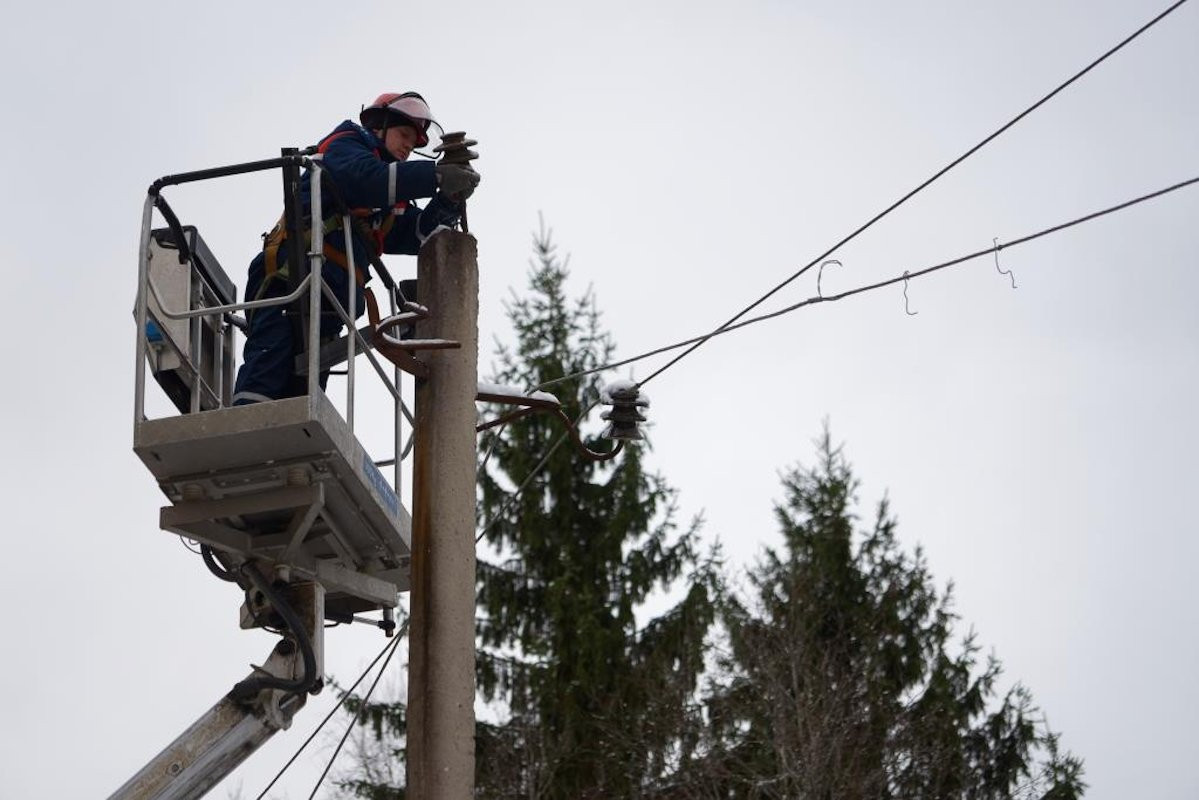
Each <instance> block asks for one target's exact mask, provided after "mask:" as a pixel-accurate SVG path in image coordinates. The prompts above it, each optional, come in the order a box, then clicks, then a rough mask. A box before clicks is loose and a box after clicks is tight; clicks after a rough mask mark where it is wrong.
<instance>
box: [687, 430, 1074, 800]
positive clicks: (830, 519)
mask: <svg viewBox="0 0 1199 800" xmlns="http://www.w3.org/2000/svg"><path fill="white" fill-rule="evenodd" d="M819 453H820V458H819V463H818V464H817V466H815V467H814V468H810V469H803V468H796V469H793V470H791V471H789V472H788V473H787V474H786V475H785V476H784V478H783V487H784V491H785V495H784V500H783V501H782V502H781V503H779V504H778V505H777V506H776V508H775V513H776V517H777V520H778V523H779V527H780V529H781V532H782V536H783V544H782V547H781V548H780V549H777V550H776V549H767V550H766V551H765V554H764V556H763V557H762V558H761V560H760V561H759V563H758V564H757V565H756V566H755V567H754V568H753V569H751V570H750V572H749V574H748V579H749V584H748V591H747V594H746V596H744V597H739V596H738V595H737V594H736V593H730V594H729V595H728V596H727V598H726V600H725V602H724V604H723V608H722V612H721V615H722V617H723V622H724V627H725V629H726V630H727V634H728V648H727V650H726V651H725V655H724V657H723V658H722V659H721V665H720V666H721V669H722V674H721V676H720V678H719V679H718V680H716V681H714V682H713V687H712V692H711V696H710V698H709V715H710V716H709V718H710V720H711V723H712V724H711V727H710V728H709V729H708V733H707V737H706V738H705V742H704V745H703V749H704V754H705V755H704V758H703V759H702V763H696V764H695V765H693V769H692V771H691V773H690V774H691V777H692V779H693V780H692V781H691V782H690V783H689V784H688V787H687V791H686V792H682V793H680V794H679V795H678V796H689V797H713V798H715V797H720V798H797V799H804V800H807V799H808V798H811V799H812V800H832V799H833V798H838V799H839V800H844V799H848V800H854V799H855V798H980V799H981V798H1011V797H1020V798H1033V797H1043V798H1055V799H1056V800H1069V799H1070V798H1076V797H1079V796H1081V794H1082V792H1083V789H1084V788H1085V784H1084V783H1083V782H1082V763H1081V761H1080V760H1079V759H1077V758H1075V757H1073V756H1071V755H1069V754H1067V753H1061V752H1060V751H1059V749H1058V740H1057V737H1056V735H1055V734H1053V733H1051V732H1050V731H1049V730H1048V728H1047V727H1046V725H1045V723H1044V720H1043V718H1042V717H1041V716H1040V714H1039V712H1038V711H1037V709H1036V708H1035V707H1034V706H1033V704H1032V699H1031V696H1030V694H1029V692H1028V691H1027V690H1026V689H1024V688H1023V687H1021V686H1019V685H1017V686H1015V687H1013V688H1012V689H1010V690H1009V691H1007V692H1006V693H1005V694H1004V695H1003V696H1002V697H1001V698H998V697H997V681H998V679H999V675H1000V664H999V662H998V660H996V659H995V658H993V657H992V658H988V659H986V660H985V662H983V663H982V664H980V663H979V658H978V646H977V644H976V643H975V641H974V638H973V636H972V635H969V636H966V637H965V639H964V641H963V642H961V643H960V644H959V645H957V646H955V631H954V625H955V623H956V622H957V616H956V615H955V613H954V612H953V610H952V607H951V604H952V587H949V588H948V589H946V591H945V592H943V593H942V592H938V590H937V588H936V586H935V584H934V583H933V580H932V578H931V576H930V574H929V572H928V569H927V566H926V564H925V560H924V558H923V556H922V554H921V552H920V551H919V549H917V550H916V552H915V554H914V555H912V556H909V555H907V554H905V553H904V552H903V551H902V549H901V548H900V546H899V544H898V542H897V539H896V520H895V517H894V516H893V515H892V514H891V512H890V510H889V508H888V504H887V502H886V501H885V500H884V501H883V502H882V503H881V504H880V506H879V508H878V511H877V513H876V515H875V517H874V521H873V525H872V526H870V527H869V528H866V529H865V530H857V529H856V522H857V518H856V515H855V505H856V497H855V492H856V489H857V481H856V479H855V478H854V476H853V473H852V470H851V469H850V466H849V464H848V463H847V461H846V460H845V458H844V457H843V455H842V453H841V451H840V449H837V448H834V447H833V446H832V444H831V440H830V437H829V435H828V433H827V431H826V432H825V435H824V438H823V439H822V440H821V442H820V444H819Z"/></svg>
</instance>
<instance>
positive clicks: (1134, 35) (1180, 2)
mask: <svg viewBox="0 0 1199 800" xmlns="http://www.w3.org/2000/svg"><path fill="white" fill-rule="evenodd" d="M1186 2H1187V0H1177V2H1175V3H1173V4H1172V5H1171V6H1169V7H1168V8H1167V9H1166V10H1164V11H1162V12H1161V13H1160V14H1158V15H1157V16H1156V17H1154V18H1153V19H1151V20H1149V22H1146V23H1145V24H1144V25H1142V26H1141V27H1140V28H1138V29H1137V30H1135V31H1134V32H1133V33H1131V34H1129V35H1128V36H1127V37H1125V38H1124V39H1123V40H1122V41H1121V42H1120V43H1119V44H1117V45H1115V46H1114V47H1112V48H1110V49H1109V50H1108V51H1107V52H1105V53H1104V54H1103V55H1101V56H1099V57H1098V58H1096V59H1095V60H1094V61H1092V62H1091V63H1090V64H1088V65H1087V66H1085V67H1083V68H1082V69H1081V70H1079V71H1078V72H1076V73H1075V74H1074V75H1073V76H1072V77H1070V78H1069V79H1068V80H1066V81H1065V82H1064V83H1062V84H1060V85H1059V86H1058V87H1057V88H1056V89H1054V90H1053V91H1051V92H1049V94H1047V95H1045V96H1044V97H1042V98H1041V99H1040V100H1038V101H1036V102H1035V103H1033V104H1032V105H1031V106H1029V107H1028V108H1026V109H1024V110H1023V111H1021V112H1020V113H1019V114H1017V115H1016V116H1014V117H1012V119H1011V120H1009V121H1008V122H1007V123H1006V124H1004V125H1003V126H1002V127H1000V128H999V129H998V130H996V131H995V132H994V133H991V134H990V135H988V136H987V137H986V138H984V139H983V140H982V141H980V142H979V143H978V144H976V145H974V146H973V147H971V148H970V149H969V150H967V151H966V152H964V153H962V155H960V156H958V157H957V158H955V159H954V160H953V161H951V162H949V163H948V164H947V165H945V166H944V167H942V168H941V169H939V170H938V171H937V172H935V173H934V174H933V175H932V176H931V177H929V178H928V179H926V180H925V181H924V182H923V183H921V184H920V185H919V186H917V187H916V188H914V189H912V190H911V191H909V192H908V193H907V194H905V195H904V196H903V197H901V198H899V199H898V200H896V201H895V202H894V203H892V204H891V205H889V206H887V207H886V208H884V209H883V210H882V211H880V212H879V213H877V214H875V215H874V216H873V217H871V218H870V219H869V220H867V221H866V222H865V223H864V224H863V225H861V226H860V227H858V228H857V229H856V230H854V231H853V232H852V233H850V234H849V235H848V236H846V237H844V238H843V239H841V240H840V241H839V242H837V243H836V244H834V245H833V246H832V247H830V248H829V249H828V250H825V251H824V252H823V253H821V254H820V255H819V256H817V257H816V258H814V259H812V260H811V261H810V262H808V263H807V264H806V265H805V266H804V267H802V268H801V269H799V270H797V271H796V272H794V273H792V274H791V275H790V276H789V277H788V278H787V279H786V280H784V281H782V282H781V283H779V284H777V285H776V286H775V287H774V288H772V289H771V290H770V291H768V292H766V293H765V294H764V295H762V296H761V297H759V298H758V299H757V300H754V301H753V302H752V303H750V304H749V305H748V306H746V307H745V308H743V309H742V310H741V311H738V312H737V313H736V314H734V315H733V316H732V317H730V318H729V320H728V321H727V322H725V323H724V324H723V325H721V326H720V327H719V328H717V329H715V330H714V331H712V332H711V333H710V334H708V335H707V336H704V337H701V338H699V339H698V340H697V341H695V342H694V343H693V344H692V345H691V347H690V348H689V349H687V350H686V351H684V352H682V353H680V354H678V355H677V356H675V357H674V358H672V359H671V360H670V361H668V362H667V363H666V364H663V365H662V366H661V367H659V368H658V369H656V370H654V371H653V372H652V373H650V374H649V376H647V377H646V378H643V379H642V380H640V381H638V383H637V385H638V386H644V385H645V384H647V383H649V382H650V381H651V380H653V379H654V378H656V377H657V376H658V375H661V374H662V373H663V372H665V371H666V370H668V369H670V368H671V367H673V366H674V365H675V364H677V363H678V362H679V361H681V360H682V359H684V358H686V357H687V356H688V355H690V354H691V353H692V352H694V351H695V350H697V349H699V348H700V347H701V346H703V344H704V342H706V341H708V339H711V338H712V337H713V336H716V335H717V334H719V333H721V332H722V331H724V330H725V329H726V328H728V327H729V326H730V325H732V324H733V323H735V322H736V321H737V320H739V319H741V318H742V317H744V316H745V315H746V314H748V313H749V312H751V311H753V310H754V309H755V308H757V307H758V306H760V305H761V304H762V303H764V302H766V301H767V300H768V299H770V298H771V297H773V296H774V295H775V294H777V293H778V292H779V291H781V290H782V289H783V288H784V287H786V286H788V285H789V284H791V283H792V282H793V281H794V280H796V279H797V278H799V277H800V276H801V275H803V274H804V273H806V272H807V271H808V270H810V269H811V268H812V267H814V266H816V265H817V264H820V263H821V262H823V261H824V260H825V259H826V258H828V257H829V256H830V255H832V254H833V253H834V252H836V251H837V250H839V249H840V248H841V247H843V246H844V245H846V244H848V243H849V242H851V241H852V240H854V239H856V238H857V237H858V235H860V234H861V233H863V232H865V231H866V230H867V229H869V228H870V227H871V226H873V225H874V224H875V223H876V222H878V221H879V220H881V219H882V218H883V217H885V216H887V215H888V214H890V213H891V212H892V211H894V210H895V209H897V208H899V207H900V206H902V205H903V204H904V203H906V202H907V201H908V200H910V199H911V198H913V197H915V196H916V195H917V194H919V193H920V192H921V191H923V190H924V189H925V188H927V187H928V186H929V185H931V184H932V183H933V182H934V181H936V180H937V179H939V178H940V177H941V176H942V175H944V174H945V173H947V172H949V171H950V170H951V169H953V168H954V167H956V166H957V165H958V164H961V163H962V162H963V161H965V160H966V159H967V158H969V157H970V156H972V155H974V154H975V153H977V152H978V151H979V150H981V149H982V148H983V147H985V146H986V145H987V144H989V143H990V142H992V141H994V140H995V139H997V138H998V137H999V136H1001V135H1002V134H1003V133H1004V132H1006V131H1007V130H1008V129H1009V128H1011V127H1012V126H1013V125H1015V124H1016V123H1017V122H1019V121H1020V120H1022V119H1024V118H1025V117H1027V116H1028V115H1029V114H1031V113H1032V112H1034V111H1036V110H1037V109H1038V108H1040V107H1041V106H1043V105H1044V104H1045V103H1047V102H1049V101H1050V100H1051V99H1053V98H1054V97H1056V96H1057V95H1058V94H1059V93H1060V92H1062V91H1063V90H1065V89H1066V88H1067V87H1068V86H1070V85H1071V84H1073V83H1074V82H1075V81H1077V80H1078V79H1079V78H1081V77H1083V76H1084V75H1086V74H1087V73H1088V72H1090V71H1091V70H1093V69H1094V68H1095V67H1097V66H1099V65H1100V64H1102V63H1103V62H1104V61H1106V60H1107V59H1108V58H1110V57H1111V56H1112V55H1114V54H1115V53H1117V52H1118V51H1120V50H1121V49H1123V48H1124V46H1125V45H1127V44H1129V43H1130V42H1132V41H1133V40H1134V39H1136V38H1137V37H1139V36H1140V35H1141V34H1143V33H1144V32H1145V31H1147V30H1149V29H1150V28H1152V27H1153V26H1154V25H1156V24H1157V23H1158V22H1161V21H1162V20H1163V19H1165V18H1166V17H1167V16H1169V15H1170V14H1171V13H1173V12H1174V11H1175V10H1177V9H1178V8H1179V6H1181V5H1183V4H1184V3H1186ZM657 352H662V351H661V350H658V351H657ZM623 363H630V362H628V361H625V362H623Z"/></svg>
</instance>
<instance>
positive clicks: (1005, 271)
mask: <svg viewBox="0 0 1199 800" xmlns="http://www.w3.org/2000/svg"><path fill="white" fill-rule="evenodd" d="M991 241H993V242H994V243H995V271H996V272H998V273H999V274H1000V275H1007V276H1008V277H1009V278H1011V279H1012V288H1013V289H1015V288H1016V275H1015V274H1014V273H1013V272H1012V271H1011V270H1010V269H1004V268H1003V267H1001V266H999V251H1000V250H1002V249H1003V245H1001V244H1000V243H999V239H997V238H995V239H992V240H991Z"/></svg>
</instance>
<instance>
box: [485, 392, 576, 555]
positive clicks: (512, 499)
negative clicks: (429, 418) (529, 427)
mask: <svg viewBox="0 0 1199 800" xmlns="http://www.w3.org/2000/svg"><path fill="white" fill-rule="evenodd" d="M583 374H588V373H583ZM597 405H599V399H598V398H597V399H595V400H592V401H591V405H589V406H587V408H585V409H583V413H581V414H579V416H578V417H576V418H575V422H574V424H575V426H578V425H579V423H581V422H582V421H583V418H584V417H586V416H587V415H588V414H590V413H591V410H592V409H593V408H595V407H596V406H597ZM501 432H502V429H501ZM569 435H570V430H569V429H567V430H566V431H565V432H564V433H562V434H561V435H559V436H558V439H557V440H556V441H555V442H554V444H553V446H552V447H550V449H549V451H548V452H547V453H546V454H545V455H544V456H542V457H541V460H540V461H538V462H537V466H535V467H533V469H532V470H530V471H529V474H528V475H526V476H525V479H524V480H523V481H521V484H520V486H518V487H516V491H515V492H514V493H513V494H512V495H511V496H509V498H508V501H507V502H506V503H504V507H503V508H501V509H500V513H498V514H496V515H495V516H494V517H492V518H491V522H489V523H487V524H486V525H484V526H483V530H481V531H480V532H479V535H478V536H476V537H475V544H478V543H479V542H481V541H483V537H484V536H486V535H487V532H488V531H489V530H491V529H492V528H493V527H494V526H495V523H496V521H498V520H500V519H503V518H504V515H505V514H507V513H508V510H509V509H510V508H512V506H513V505H514V504H515V503H516V501H517V500H518V499H519V498H520V496H521V494H522V493H524V490H525V489H526V488H527V487H528V485H529V484H530V483H532V482H533V478H535V477H537V474H538V473H540V472H541V470H542V469H544V468H545V465H546V464H548V463H549V460H550V457H551V456H553V455H554V453H556V452H557V451H558V448H559V447H561V446H562V443H563V442H564V441H566V437H568V436H569ZM496 436H499V434H498V433H497V434H496Z"/></svg>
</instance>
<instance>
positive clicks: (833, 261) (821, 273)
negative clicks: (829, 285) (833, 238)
mask: <svg viewBox="0 0 1199 800" xmlns="http://www.w3.org/2000/svg"><path fill="white" fill-rule="evenodd" d="M828 264H836V265H837V266H838V267H843V266H845V265H844V264H842V263H841V262H840V261H838V260H837V259H835V258H830V259H829V260H828V261H822V262H820V271H819V272H817V273H816V295H817V296H818V297H819V298H820V299H821V300H823V299H824V292H822V291H821V290H820V279H821V278H823V277H824V268H825V266H826V265H828Z"/></svg>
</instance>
